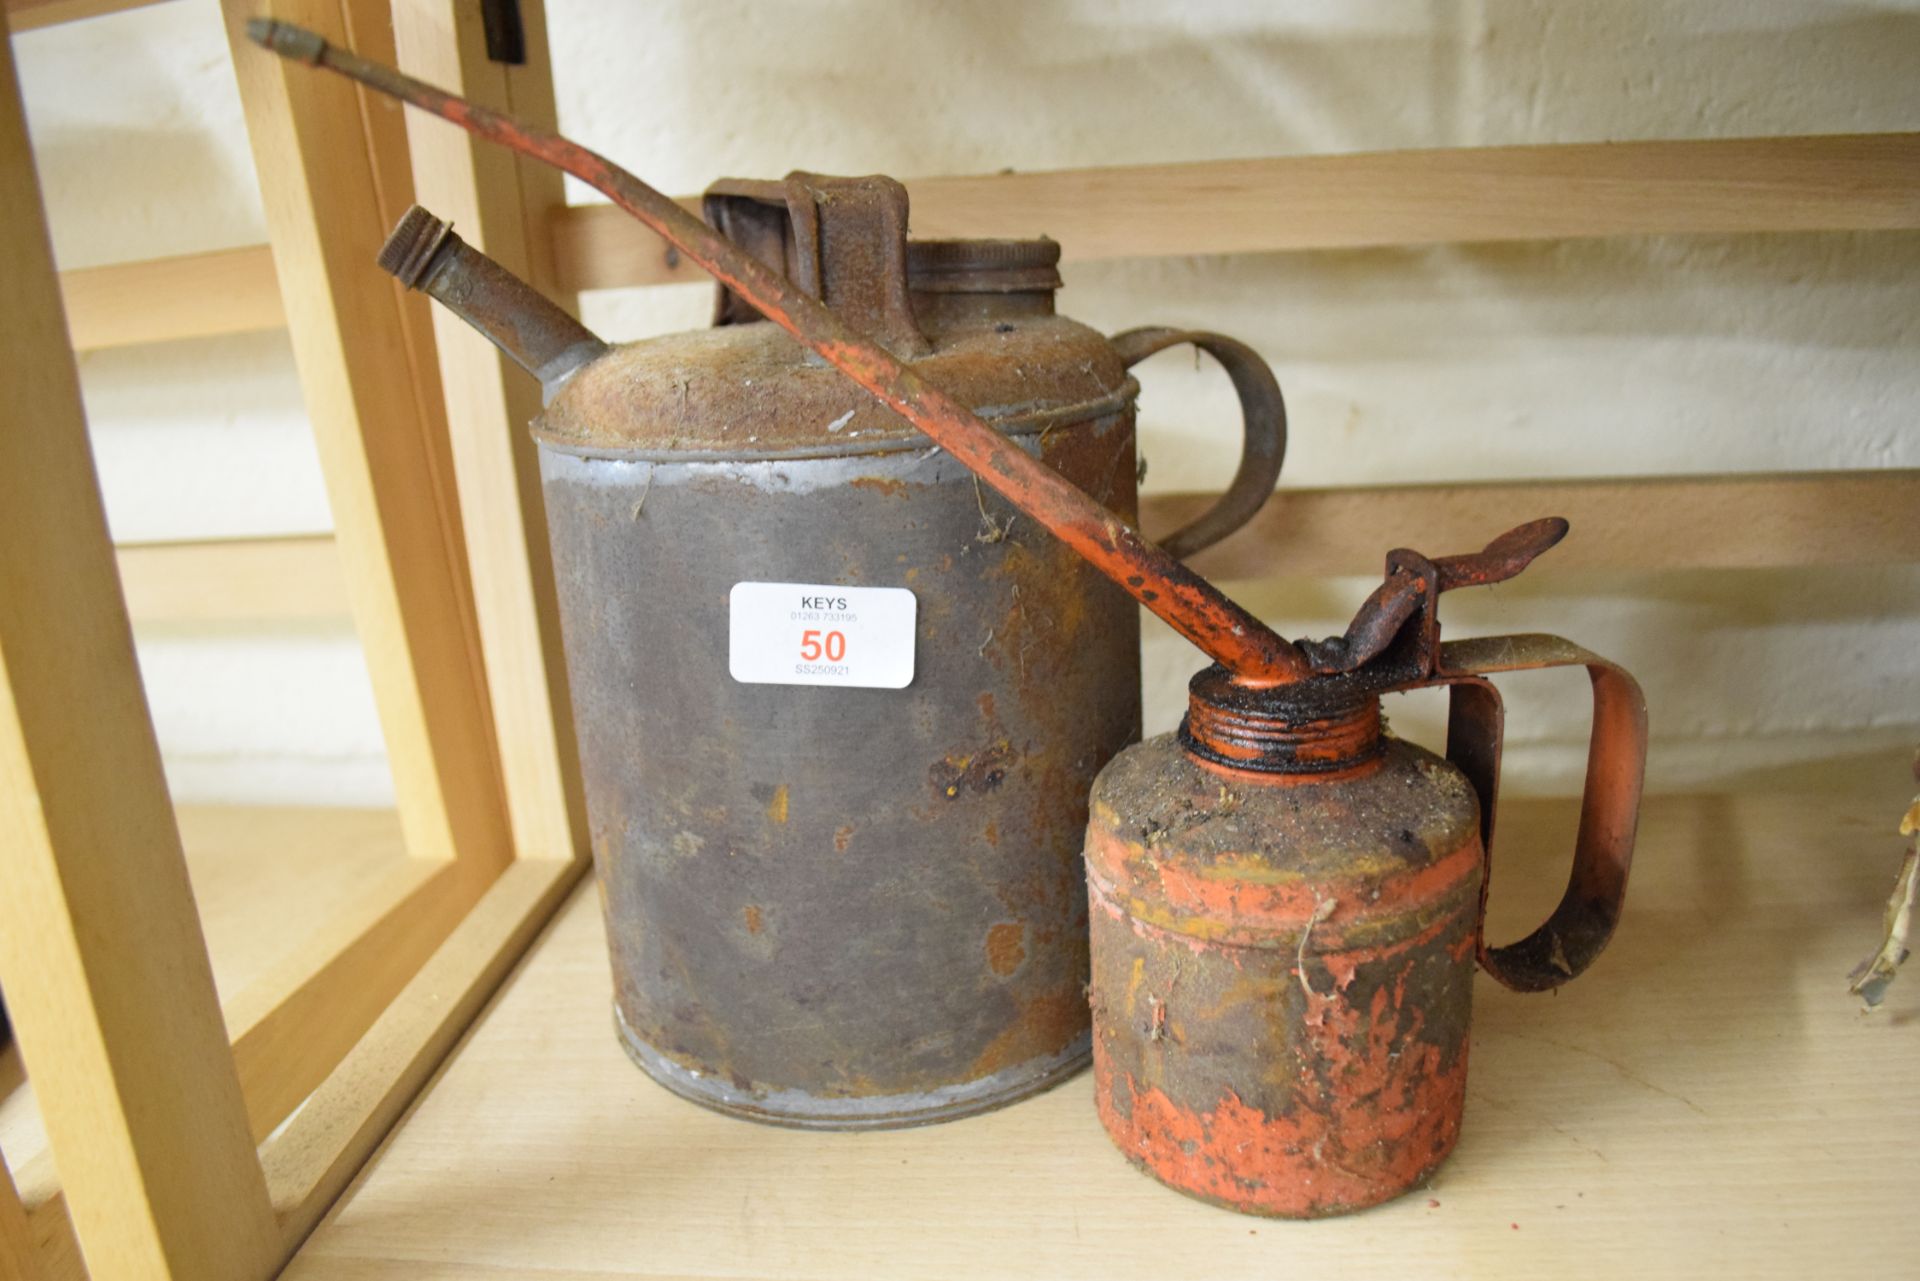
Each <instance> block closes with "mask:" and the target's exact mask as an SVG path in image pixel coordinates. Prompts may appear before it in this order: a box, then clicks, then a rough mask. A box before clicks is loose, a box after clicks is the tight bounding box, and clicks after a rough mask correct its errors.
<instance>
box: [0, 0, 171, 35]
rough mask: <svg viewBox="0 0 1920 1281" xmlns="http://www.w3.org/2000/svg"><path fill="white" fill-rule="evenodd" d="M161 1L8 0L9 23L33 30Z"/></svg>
mask: <svg viewBox="0 0 1920 1281" xmlns="http://www.w3.org/2000/svg"><path fill="white" fill-rule="evenodd" d="M160 2H161V0H7V3H6V10H7V26H8V27H10V28H11V29H12V30H14V31H31V30H32V29H33V28H35V27H51V26H53V25H54V24H55V23H60V22H78V21H80V20H81V19H82V18H98V17H103V16H105V15H106V14H109V13H120V12H122V11H123V10H127V9H143V8H145V7H146V6H148V5H150V4H159V3H160Z"/></svg>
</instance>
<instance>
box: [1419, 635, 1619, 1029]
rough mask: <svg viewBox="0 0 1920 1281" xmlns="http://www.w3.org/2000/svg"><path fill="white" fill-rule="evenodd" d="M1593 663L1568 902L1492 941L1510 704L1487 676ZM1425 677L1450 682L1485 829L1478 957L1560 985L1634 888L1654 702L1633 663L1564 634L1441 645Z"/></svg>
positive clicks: (1507, 978) (1497, 968)
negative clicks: (1489, 924) (1497, 821)
mask: <svg viewBox="0 0 1920 1281" xmlns="http://www.w3.org/2000/svg"><path fill="white" fill-rule="evenodd" d="M1547 667H1585V668H1586V669H1587V674H1588V676H1589V677H1591V678H1592V681H1593V736H1592V739H1591V741H1590V742H1589V743H1588V746H1587V780H1586V788H1585V791H1584V792H1583V793H1582V795H1581V798H1580V831H1579V836H1578V837H1577V838H1576V840H1575V844H1574V850H1573V873H1572V876H1571V877H1570V878H1569V879H1568V881H1567V889H1566V893H1565V894H1564V895H1562V896H1561V899H1560V905H1559V906H1558V907H1556V908H1555V909H1554V911H1553V915H1552V916H1550V917H1548V918H1547V921H1546V923H1545V924H1544V925H1542V926H1540V928H1539V929H1537V930H1535V931H1534V932H1533V933H1531V934H1529V935H1527V936H1526V937H1525V938H1523V939H1521V940H1520V941H1519V942H1517V943H1510V944H1508V945H1506V946H1505V947H1488V946H1487V940H1486V903H1487V897H1486V896H1487V888H1488V886H1489V885H1490V884H1491V883H1492V880H1493V875H1492V872H1493V827H1494V813H1495V809H1496V807H1497V804H1498V799H1499V785H1500V749H1501V741H1502V737H1503V724H1504V721H1505V710H1504V707H1503V705H1502V703H1501V699H1500V693H1499V691H1498V690H1496V689H1495V688H1494V686H1493V683H1492V682H1491V681H1489V680H1487V679H1486V677H1487V676H1489V675H1491V674H1493V673H1496V672H1516V671H1531V670H1535V669H1539V668H1547ZM1421 683H1422V684H1436V685H1439V684H1444V685H1449V686H1451V687H1452V691H1451V692H1452V706H1451V709H1450V711H1449V714H1448V718H1447V759H1448V760H1450V761H1452V762H1453V763H1454V764H1455V765H1457V766H1459V768H1460V769H1461V771H1462V772H1463V773H1465V774H1466V776H1467V778H1468V779H1469V780H1470V781H1471V782H1472V784H1473V787H1474V790H1475V791H1476V792H1477V793H1479V797H1480V838H1481V844H1482V846H1483V847H1484V848H1485V850H1486V858H1487V875H1486V877H1485V878H1484V879H1483V880H1482V881H1481V885H1480V940H1479V953H1480V964H1481V966H1482V967H1484V968H1485V969H1486V971H1487V973H1489V974H1491V975H1493V977H1494V978H1495V979H1496V980H1498V981H1499V982H1500V983H1502V984H1504V985H1506V986H1507V987H1510V988H1512V989H1514V990H1515V991H1519V992H1544V991H1547V990H1548V989H1550V988H1556V987H1559V986H1560V985H1561V984H1562V983H1565V982H1566V981H1567V980H1568V979H1571V978H1573V977H1575V976H1576V975H1578V974H1579V973H1580V972H1581V971H1582V970H1584V969H1586V968H1587V967H1588V966H1589V965H1591V964H1593V961H1594V958H1596V957H1598V956H1599V955H1600V952H1601V950H1602V949H1603V948H1605V947H1606V945H1607V940H1608V939H1610V938H1611V937H1612V936H1613V930H1614V926H1615V925H1616V924H1618V923H1619V920H1620V909H1621V906H1622V901H1623V900H1624V898H1625V897H1626V892H1627V870H1628V868H1629V867H1630V866H1631V865H1632V862H1633V840H1634V832H1635V829H1636V827H1637V826H1638V824H1639V819H1640V788H1641V783H1642V781H1643V779H1644V778H1645V775H1646V766H1647V703H1646V699H1645V697H1644V696H1643V695H1642V694H1641V692H1640V685H1639V682H1637V681H1635V680H1634V679H1633V677H1632V676H1631V675H1630V674H1629V673H1628V672H1627V670H1626V669H1625V668H1623V667H1621V666H1619V665H1618V664H1616V663H1611V662H1609V661H1607V660H1606V659H1604V658H1601V657H1600V656H1599V655H1598V654H1595V653H1592V652H1591V651H1589V650H1586V649H1583V648H1581V647H1580V646H1578V645H1575V644H1574V643H1573V642H1572V641H1568V640H1563V639H1561V638H1560V637H1558V636H1546V635H1540V634H1532V635H1521V636H1488V637H1482V638H1478V639H1474V640H1458V641H1448V642H1446V643H1445V644H1443V645H1442V646H1441V647H1440V661H1439V663H1438V667H1437V671H1436V674H1435V676H1434V677H1433V678H1432V679H1430V680H1428V681H1424V682H1421Z"/></svg>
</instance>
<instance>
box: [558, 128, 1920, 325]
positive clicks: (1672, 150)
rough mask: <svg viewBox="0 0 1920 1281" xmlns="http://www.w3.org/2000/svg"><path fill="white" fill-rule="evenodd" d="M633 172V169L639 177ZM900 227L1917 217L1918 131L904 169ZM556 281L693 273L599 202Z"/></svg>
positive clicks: (1278, 227)
mask: <svg viewBox="0 0 1920 1281" xmlns="http://www.w3.org/2000/svg"><path fill="white" fill-rule="evenodd" d="M643 176H644V175H643ZM907 191H908V193H909V195H910V196H911V198H912V201H913V232H914V234H915V235H916V236H925V237H937V236H980V237H995V236H1008V237H1019V236H1037V235H1042V234H1045V235H1049V236H1052V237H1053V238H1054V239H1055V240H1058V241H1059V242H1060V246H1061V253H1062V256H1063V257H1064V258H1065V259H1066V260H1067V261H1069V262H1072V261H1075V260H1088V259H1100V258H1142V257H1159V256H1165V255H1177V254H1230V253H1269V252H1274V251H1277V250H1312V249H1354V248H1365V247H1370V246H1381V245H1424V244H1442V243H1448V242H1455V241H1501V240H1557V239H1565V238H1571V237H1584V236H1626V235H1653V234H1707V233H1714V234H1724V233H1736V232H1794V231H1891V230H1910V229H1913V228H1915V227H1920V133H1896V134H1860V135H1833V136H1820V137H1789V138H1725V139H1708V140H1685V141H1673V142H1621V143H1573V144H1558V145H1549V146H1529V147H1459V148H1445V149H1440V150H1432V151H1388V152H1372V153H1362V154H1356V155H1339V156H1275V157H1266V158H1261V159H1253V160H1210V161H1201V162H1198V163H1190V164H1161V165H1124V166H1116V167H1113V168H1103V169H1067V170H1060V171H1057V172H1051V173H1030V174H992V175H986V176H981V177H966V178H921V179H909V180H908V181H907ZM554 257H555V261H556V262H557V264H558V266H559V272H560V283H561V285H562V287H564V288H569V289H576V290H584V289H609V288H615V287H619V286H626V285H652V284H666V283H670V282H673V281H679V280H687V279H692V278H697V276H696V274H695V273H694V272H692V270H691V269H690V268H689V267H688V266H687V265H686V264H685V263H681V262H674V261H669V259H668V256H667V254H666V252H665V249H664V246H663V245H662V243H661V242H660V240H659V239H658V238H657V237H655V236H654V235H653V233H651V232H649V231H647V230H646V229H645V228H643V227H641V226H640V224H638V223H637V222H635V221H634V220H633V219H632V218H630V217H628V216H627V215H626V214H624V213H621V212H620V211H619V210H617V209H615V208H613V206H611V205H582V206H576V207H573V208H569V209H567V210H565V211H564V214H563V216H562V217H560V218H559V219H558V220H557V221H556V223H555V225H554Z"/></svg>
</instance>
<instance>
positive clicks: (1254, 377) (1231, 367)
mask: <svg viewBox="0 0 1920 1281" xmlns="http://www.w3.org/2000/svg"><path fill="white" fill-rule="evenodd" d="M1111 341H1112V343H1113V345H1114V348H1115V350H1117V351H1118V352H1119V353H1120V358H1121V359H1122V360H1124V361H1126V362H1127V366H1128V368H1132V367H1133V366H1134V365H1137V364H1139V363H1140V362H1141V361H1143V360H1145V359H1146V358H1147V357H1148V356H1152V355H1154V354H1156V353H1158V352H1162V351H1165V350H1166V349H1167V348H1169V347H1178V346H1180V345H1181V344H1182V343H1191V344H1192V345H1194V346H1195V347H1198V348H1199V349H1200V350H1201V351H1204V352H1206V353H1207V354H1208V355H1209V356H1212V357H1213V358H1214V359H1215V360H1217V361H1219V362H1220V367H1221V368H1223V369H1225V370H1226V371H1227V377H1228V378H1230V379H1232V380H1233V389H1234V391H1235V392H1237V393H1238V394H1239V396H1240V417H1241V421H1242V424H1243V428H1242V430H1243V437H1242V443H1241V446H1240V466H1239V468H1238V470H1236V471H1235V472H1234V474H1233V483H1232V484H1230V485H1228V486H1227V492H1226V493H1224V494H1222V495H1220V501H1218V502H1216V503H1215V504H1214V505H1213V506H1212V507H1209V508H1208V509H1207V510H1206V511H1205V512H1204V513H1202V514H1201V515H1200V516H1199V517H1198V518H1197V519H1195V520H1193V521H1192V522H1191V523H1189V524H1186V525H1183V526H1181V527H1180V528H1179V529H1177V530H1175V531H1174V532H1173V533H1171V534H1168V535H1167V536H1166V537H1165V538H1156V539H1155V540H1154V541H1156V542H1158V543H1159V544H1160V546H1161V548H1163V549H1164V550H1165V551H1166V552H1167V553H1168V554H1169V555H1172V556H1175V557H1178V558H1179V559H1181V560H1185V559H1186V558H1187V557H1189V556H1191V555H1193V554H1194V553H1196V552H1199V551H1202V550H1204V549H1206V548H1208V547H1211V546H1213V545H1214V544H1215V543H1217V542H1219V541H1220V540H1221V539H1223V538H1225V537H1226V536H1227V535H1228V534H1231V533H1232V532H1233V531H1234V530H1236V529H1238V528H1240V527H1241V526H1242V525H1244V524H1246V523H1247V522H1248V521H1250V520H1252V519H1253V517H1254V515H1255V514H1256V513H1257V512H1259V510H1260V509H1261V508H1262V507H1263V506H1265V505H1266V501H1267V499H1268V497H1269V496H1271V495H1272V493H1273V487H1274V485H1275V484H1276V483H1277V482H1278V481H1279V479H1280V464H1281V462H1282V461H1283V460H1284V459H1285V458H1286V456H1287V402H1286V400H1285V399H1284V398H1282V396H1281V395H1280V380H1279V379H1277V378H1275V377H1274V376H1273V369H1272V367H1270V366H1269V365H1268V364H1267V362H1266V361H1265V360H1263V359H1261V357H1260V353H1259V352H1257V351H1255V350H1254V349H1253V348H1251V347H1249V346H1247V345H1246V344H1245V343H1243V342H1241V341H1239V340H1238V339H1235V338H1229V337H1227V336H1226V335H1225V334H1216V333H1209V332H1207V331H1205V330H1200V329H1166V328H1160V327H1157V326H1156V327H1152V328H1146V329H1129V330H1127V331H1126V332H1125V333H1122V334H1115V335H1114V336H1113V338H1112V339H1111Z"/></svg>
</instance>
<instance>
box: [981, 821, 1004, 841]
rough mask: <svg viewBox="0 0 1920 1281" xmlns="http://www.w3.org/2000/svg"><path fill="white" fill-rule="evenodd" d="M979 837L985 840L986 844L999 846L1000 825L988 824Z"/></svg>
mask: <svg viewBox="0 0 1920 1281" xmlns="http://www.w3.org/2000/svg"><path fill="white" fill-rule="evenodd" d="M980 835H981V836H983V837H985V838H986V842H987V844H989V845H993V846H998V845H999V844H1000V825H999V824H998V823H988V824H987V826H986V828H985V830H984V831H982V832H981V833H980Z"/></svg>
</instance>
